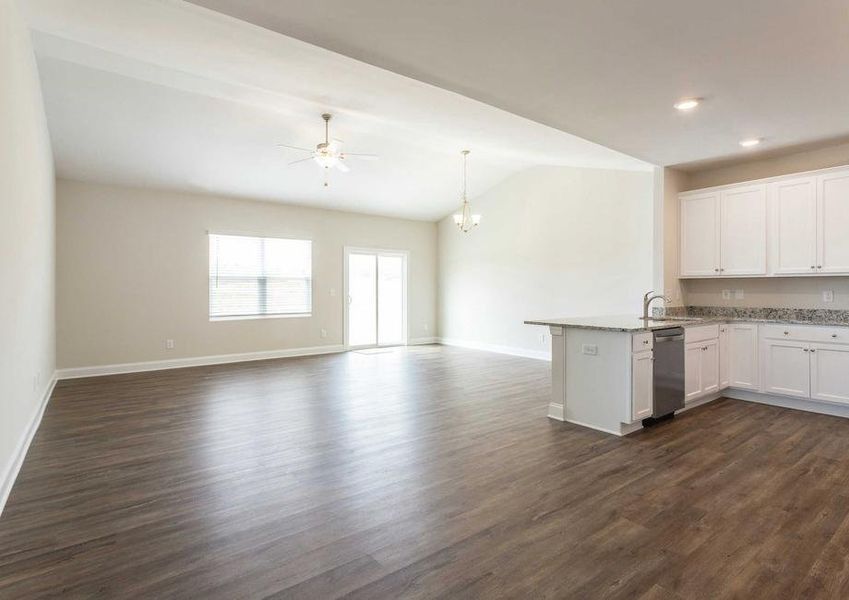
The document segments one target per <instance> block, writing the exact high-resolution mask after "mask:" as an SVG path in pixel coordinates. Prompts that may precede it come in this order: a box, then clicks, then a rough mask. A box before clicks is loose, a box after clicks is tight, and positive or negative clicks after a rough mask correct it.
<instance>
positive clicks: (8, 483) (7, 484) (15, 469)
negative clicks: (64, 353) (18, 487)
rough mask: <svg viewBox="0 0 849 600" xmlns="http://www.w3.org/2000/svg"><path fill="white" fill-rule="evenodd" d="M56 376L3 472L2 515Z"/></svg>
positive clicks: (51, 380) (0, 512)
mask: <svg viewBox="0 0 849 600" xmlns="http://www.w3.org/2000/svg"><path fill="white" fill-rule="evenodd" d="M56 381H57V378H56V374H55V373H54V374H53V377H52V378H51V379H50V381H49V382H48V384H47V388H46V389H45V390H44V393H43V394H42V396H41V400H40V401H39V404H38V408H37V409H36V411H35V413H34V414H33V416H32V418H31V419H30V422H29V426H28V427H27V428H26V429H25V430H24V431H23V434H22V435H21V437H20V439H19V440H18V445H17V446H16V447H15V453H14V454H13V455H12V461H11V463H9V465H8V466H6V467H5V469H4V471H3V477H2V479H0V515H2V514H3V509H4V508H5V507H6V501H7V500H8V499H9V494H11V493H12V486H13V485H14V484H15V479H17V478H18V473H19V472H20V471H21V465H23V464H24V458H26V455H27V450H29V446H30V444H31V443H32V439H33V438H34V437H35V432H36V431H38V426H39V425H40V424H41V417H43V416H44V411H45V409H47V403H48V402H49V401H50V396H51V395H52V394H53V388H55V387H56Z"/></svg>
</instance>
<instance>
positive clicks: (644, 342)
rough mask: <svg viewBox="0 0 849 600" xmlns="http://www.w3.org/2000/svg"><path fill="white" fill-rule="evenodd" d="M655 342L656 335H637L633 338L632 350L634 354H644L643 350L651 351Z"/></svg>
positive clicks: (649, 333)
mask: <svg viewBox="0 0 849 600" xmlns="http://www.w3.org/2000/svg"><path fill="white" fill-rule="evenodd" d="M653 342H654V335H653V334H652V333H651V332H648V333H635V334H634V335H633V336H632V338H631V350H632V351H633V352H642V351H643V350H651V349H652V346H653V345H654V344H653Z"/></svg>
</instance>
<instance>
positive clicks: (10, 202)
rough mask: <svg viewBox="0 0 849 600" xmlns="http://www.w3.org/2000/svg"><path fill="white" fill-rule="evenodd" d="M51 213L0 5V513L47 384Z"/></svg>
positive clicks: (46, 165)
mask: <svg viewBox="0 0 849 600" xmlns="http://www.w3.org/2000/svg"><path fill="white" fill-rule="evenodd" d="M53 207H54V203H53V159H52V157H51V153H50V140H49V138H48V135H47V125H46V122H45V118H44V109H43V105H42V100H41V90H40V87H39V82H38V73H37V71H36V65H35V58H34V56H33V52H32V46H31V43H30V39H29V31H28V30H27V28H26V27H25V25H24V22H23V20H22V18H21V16H20V14H19V13H18V11H17V7H16V5H15V2H14V1H13V0H0V509H2V506H3V503H4V501H5V498H6V495H7V494H8V492H9V489H10V486H11V480H12V478H13V477H14V475H15V471H16V469H17V462H18V459H19V458H20V452H21V451H22V450H23V448H24V446H25V443H26V441H27V439H28V434H29V428H30V425H31V424H32V422H33V420H34V419H35V418H36V416H37V414H38V412H39V409H40V405H41V399H42V398H43V397H44V395H45V392H46V391H47V389H48V388H49V386H50V383H51V379H52V377H53V371H54V364H55V351H54V348H55V343H54V339H55V338H54V322H55V320H54V310H53V297H54V292H53V290H54V283H53V282H54V277H53V273H54V268H53V256H54V250H53V248H54V246H53V245H54V214H53Z"/></svg>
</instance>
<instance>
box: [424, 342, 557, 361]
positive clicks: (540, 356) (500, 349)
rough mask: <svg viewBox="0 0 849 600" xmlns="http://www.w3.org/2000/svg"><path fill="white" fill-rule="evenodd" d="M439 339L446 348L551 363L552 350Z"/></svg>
mask: <svg viewBox="0 0 849 600" xmlns="http://www.w3.org/2000/svg"><path fill="white" fill-rule="evenodd" d="M438 339H439V342H438V343H440V344H442V345H444V346H458V347H460V348H470V349H472V350H484V351H486V352H495V353H496V354H509V355H510V356H522V357H524V358H533V359H536V360H547V361H551V350H527V349H526V348H517V347H516V346H499V345H498V344H486V343H484V342H472V341H469V340H458V339H455V338H438Z"/></svg>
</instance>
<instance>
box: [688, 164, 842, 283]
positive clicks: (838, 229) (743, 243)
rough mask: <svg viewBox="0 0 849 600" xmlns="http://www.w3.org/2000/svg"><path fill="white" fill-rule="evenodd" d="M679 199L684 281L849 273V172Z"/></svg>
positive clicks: (791, 178) (744, 185)
mask: <svg viewBox="0 0 849 600" xmlns="http://www.w3.org/2000/svg"><path fill="white" fill-rule="evenodd" d="M679 198H680V206H681V211H680V215H681V230H680V243H681V254H680V261H681V263H680V264H681V267H680V276H681V277H691V278H694V277H700V278H701V277H764V276H776V277H788V276H811V275H847V274H849V235H847V234H846V232H847V231H849V167H840V168H835V169H827V170H823V171H820V172H811V173H805V174H801V175H795V176H794V175H791V176H782V177H776V178H773V179H770V180H765V181H763V182H762V183H761V182H758V183H757V184H753V183H741V184H736V185H728V186H723V187H720V188H713V189H707V190H698V191H693V192H686V193H684V194H681V195H680V197H679ZM767 242H768V243H767Z"/></svg>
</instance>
